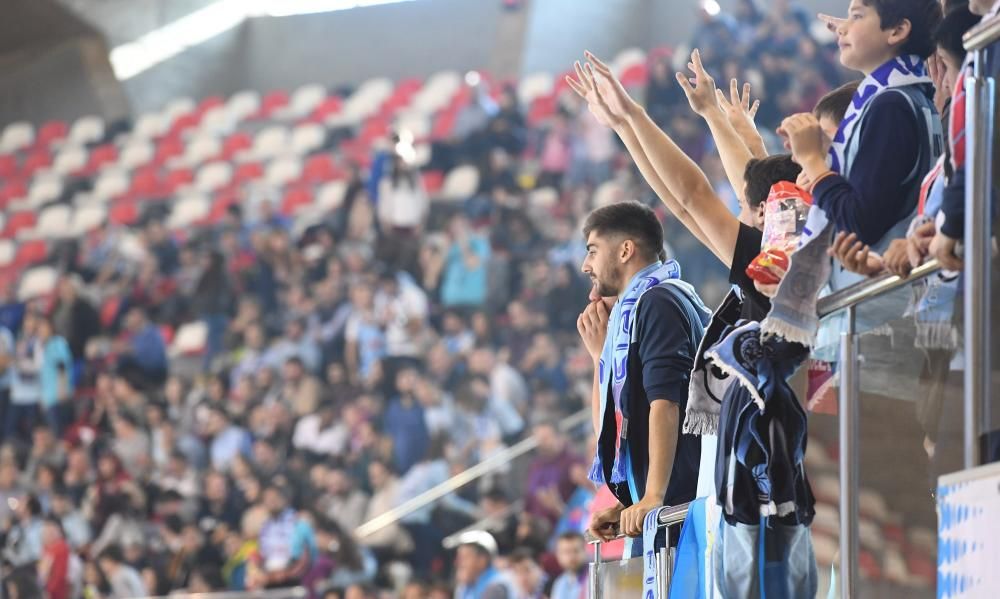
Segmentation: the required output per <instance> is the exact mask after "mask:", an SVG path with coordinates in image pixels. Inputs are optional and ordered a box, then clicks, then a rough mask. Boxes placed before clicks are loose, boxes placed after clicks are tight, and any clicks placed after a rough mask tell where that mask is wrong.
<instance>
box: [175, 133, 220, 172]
mask: <svg viewBox="0 0 1000 599" xmlns="http://www.w3.org/2000/svg"><path fill="white" fill-rule="evenodd" d="M221 152H222V142H221V141H219V138H218V137H215V136H214V135H207V134H202V135H199V136H198V137H196V138H194V139H192V140H191V141H190V142H188V145H187V147H186V148H184V163H185V164H187V165H188V166H198V165H199V164H201V163H203V162H205V161H206V160H210V159H212V158H215V157H216V156H218V155H219V153H221Z"/></svg>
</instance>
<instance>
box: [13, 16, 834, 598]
mask: <svg viewBox="0 0 1000 599" xmlns="http://www.w3.org/2000/svg"><path fill="white" fill-rule="evenodd" d="M810 22H811V19H806V18H804V17H803V16H802V15H801V13H800V11H798V10H796V9H795V8H794V7H789V6H788V3H787V2H773V3H769V7H768V10H767V11H764V10H763V8H762V4H758V3H756V2H753V1H751V0H743V1H741V2H739V3H738V9H737V12H736V13H735V14H734V15H725V14H724V15H719V16H715V17H709V16H707V15H706V19H705V21H704V23H702V25H701V26H700V27H699V29H698V31H697V32H696V34H695V38H694V39H693V40H692V42H693V43H694V44H695V45H697V46H699V47H701V48H703V49H704V50H703V57H704V60H705V63H706V65H707V66H708V68H709V69H710V70H714V71H716V72H717V73H718V75H719V76H720V79H722V78H728V77H739V78H741V79H746V78H750V79H751V80H754V79H757V80H758V81H759V84H758V85H756V86H755V92H756V93H757V94H759V95H760V96H761V98H762V99H763V104H762V109H761V112H760V115H759V118H760V121H761V123H762V124H763V125H764V127H762V128H769V127H768V126H769V125H774V124H776V123H777V121H778V120H780V116H781V115H785V114H790V113H794V112H799V111H800V110H801V109H802V108H803V107H808V108H810V109H811V107H812V105H813V103H814V102H815V100H816V99H817V98H818V97H819V96H820V95H822V94H823V93H824V92H825V91H827V90H828V89H829V88H830V87H831V86H833V85H834V84H836V83H837V82H838V81H839V79H840V77H839V73H838V71H837V69H836V68H835V67H834V66H833V65H834V64H835V63H834V61H833V60H832V58H831V56H832V54H831V52H832V50H831V48H830V47H829V46H824V45H822V44H821V43H820V42H818V41H817V40H816V39H814V38H812V37H811V36H810V35H809V34H808V29H809V27H808V26H809V24H810ZM724 39H725V40H730V41H728V42H724V41H722V40H724ZM703 42H704V43H703ZM708 42H710V43H708ZM710 50H711V51H710ZM670 60H671V58H670V56H669V54H663V55H660V56H658V57H653V58H652V59H651V68H650V82H649V86H648V89H647V105H648V108H649V111H650V113H651V114H653V115H654V116H655V118H656V119H657V121H658V122H659V123H661V125H662V126H664V127H665V128H666V129H668V130H669V131H670V132H671V134H672V135H673V136H675V139H677V140H678V143H679V144H680V145H682V146H683V147H684V149H685V151H686V152H688V154H689V155H690V156H692V157H693V158H694V159H695V160H696V161H700V162H701V163H702V164H704V166H705V169H706V172H707V173H709V174H710V176H712V177H713V184H717V185H716V186H717V187H718V188H719V189H720V190H721V189H722V187H723V186H724V185H725V176H724V173H723V172H722V168H721V164H720V163H719V161H718V159H717V158H716V157H713V156H711V154H710V153H709V152H707V150H708V149H709V148H710V144H711V137H710V136H708V134H707V131H706V130H705V129H704V128H703V127H702V125H701V124H700V122H699V121H698V120H697V119H696V118H695V117H694V116H693V115H691V113H690V111H689V110H687V109H686V99H685V97H684V94H683V92H682V91H681V90H680V89H679V88H678V87H677V84H676V82H675V81H673V72H674V68H673V67H672V66H670V62H669V61H670ZM523 112H524V107H520V106H518V102H517V99H516V95H515V94H514V93H513V91H511V90H508V91H506V92H504V93H502V94H500V96H499V101H497V102H495V103H494V102H493V101H492V100H491V99H490V98H488V97H487V95H486V94H482V97H481V98H479V99H478V100H477V101H476V102H473V103H472V104H471V105H470V107H469V108H467V109H466V110H465V111H463V113H462V114H461V115H460V117H459V120H458V123H457V125H456V128H457V130H458V132H457V134H456V136H455V137H454V138H453V139H451V140H447V141H443V142H440V143H438V144H436V145H435V147H434V156H433V158H432V162H431V167H433V168H448V167H450V166H454V165H456V164H462V163H469V162H471V163H473V164H475V165H476V166H477V167H478V168H479V170H480V173H481V176H480V185H479V190H478V192H477V193H476V194H475V195H474V196H473V197H470V198H468V199H467V201H466V202H464V203H463V204H459V205H448V206H444V205H442V204H440V203H437V202H435V201H433V199H432V198H429V197H428V195H427V193H425V191H424V189H423V186H422V183H421V177H420V173H419V172H417V171H415V170H414V169H413V168H411V167H410V166H409V165H408V163H407V161H406V160H405V159H404V157H403V156H405V154H406V152H405V151H401V150H400V148H399V146H393V144H392V142H387V143H386V144H385V145H384V148H383V150H382V151H381V152H380V153H379V155H378V156H376V157H375V159H374V161H373V164H372V166H371V169H370V170H369V171H362V170H361V169H357V170H356V171H355V172H354V174H353V178H352V180H351V183H350V186H349V188H348V190H347V192H346V197H345V201H344V202H343V203H342V205H341V206H340V207H339V208H338V209H336V210H335V211H334V212H332V213H330V214H328V215H327V218H326V220H325V221H324V222H323V223H321V224H319V225H314V226H311V227H309V228H308V229H306V230H304V231H302V230H299V229H298V228H297V227H295V226H294V224H295V223H294V221H293V220H292V219H291V218H290V217H289V215H286V214H282V213H280V212H279V211H278V209H277V208H276V207H275V206H273V205H272V204H271V203H270V202H268V201H263V202H257V203H256V205H255V206H254V209H253V210H249V209H243V208H241V207H240V206H234V207H232V208H231V209H230V210H229V212H228V213H227V214H226V217H225V219H224V221H223V223H222V224H221V226H218V227H215V228H211V229H209V228H204V229H198V230H190V231H171V230H169V229H168V228H167V227H166V225H165V222H164V219H163V218H161V217H160V216H159V215H157V214H156V213H155V212H150V213H148V214H146V215H145V218H144V219H143V221H142V223H141V224H140V225H139V226H138V227H136V228H135V230H133V231H124V230H121V229H117V228H115V227H114V226H111V225H105V226H102V227H101V228H99V229H98V230H97V231H96V232H95V233H94V234H92V235H91V236H89V237H87V238H85V239H80V240H77V241H75V242H72V243H70V244H68V247H67V248H66V251H64V252H61V253H60V254H59V257H58V260H59V265H60V266H61V268H62V271H63V274H62V277H61V280H60V282H59V285H58V292H57V294H56V296H55V297H52V298H47V299H46V300H45V301H39V302H33V303H31V304H29V305H24V304H20V303H18V302H17V301H16V300H15V298H14V297H13V296H12V294H11V291H10V290H7V289H3V290H0V293H3V294H5V295H4V297H2V298H0V300H2V301H0V304H2V306H0V372H2V373H3V374H2V375H0V401H2V403H0V410H2V414H0V421H2V429H0V432H2V437H0V441H2V445H0V541H2V542H0V547H2V560H3V564H4V565H3V572H2V574H0V578H2V579H3V580H4V582H5V583H7V584H6V586H5V588H4V589H0V594H2V593H3V592H4V591H6V592H7V593H9V595H7V596H9V597H34V596H41V594H42V589H44V593H45V595H44V596H47V597H51V598H53V599H68V598H71V597H80V596H84V597H87V598H88V599H96V598H99V597H107V598H124V597H138V596H144V595H155V594H165V593H167V592H169V591H173V590H177V589H187V590H189V591H211V590H222V589H256V588H266V587H274V588H278V587H289V586H295V585H299V584H303V585H306V586H307V587H308V588H310V589H311V591H312V592H313V593H314V595H313V596H315V597H340V596H341V594H340V593H342V592H344V591H346V595H343V596H346V597H374V596H378V595H377V593H378V592H379V591H377V590H376V589H389V588H397V589H402V595H401V596H403V597H426V596H432V597H433V596H437V597H448V596H451V592H452V591H451V587H450V583H451V582H452V580H453V579H452V575H451V571H452V563H451V557H450V555H449V553H447V552H446V551H445V549H443V547H442V540H443V539H444V537H445V536H447V535H449V534H451V533H454V532H456V531H458V530H460V529H461V528H462V527H463V526H465V525H467V524H469V523H472V522H474V521H476V520H478V519H480V518H483V517H488V518H490V520H491V521H492V525H491V528H490V530H491V531H492V532H493V533H494V538H495V541H496V546H497V547H496V552H495V554H494V553H493V552H491V551H488V550H479V549H477V555H478V557H480V558H485V559H487V560H488V561H490V562H491V563H494V564H495V565H497V567H502V568H504V569H505V570H506V571H507V572H508V573H509V577H510V580H511V584H512V585H513V587H514V588H516V593H517V596H519V597H541V596H544V595H546V594H547V593H548V592H549V589H555V590H552V596H553V597H556V598H558V599H564V598H568V597H573V596H575V595H574V593H579V590H578V589H579V586H578V584H579V574H580V572H581V568H582V565H583V562H584V557H583V556H584V553H583V544H582V537H579V536H578V535H574V534H573V532H574V530H575V532H579V531H580V530H582V529H583V528H584V527H585V524H586V519H585V518H584V519H583V522H576V523H573V522H570V521H568V520H572V518H570V517H569V516H571V514H572V512H573V510H571V509H568V508H567V506H568V505H576V506H579V505H581V504H582V505H585V504H586V502H587V501H588V500H589V498H590V497H591V496H592V495H593V486H592V485H590V483H588V482H587V480H586V466H588V465H589V463H587V464H585V460H584V457H585V456H589V455H592V452H587V451H586V447H584V446H582V445H581V444H579V443H571V442H569V441H568V439H567V437H566V436H565V435H564V434H563V433H562V432H560V431H559V429H558V427H557V426H556V423H557V422H559V421H560V420H562V419H564V418H565V417H567V416H568V415H570V414H573V413H575V412H577V411H579V410H581V409H583V408H584V407H586V405H588V404H587V403H586V402H587V401H588V398H589V394H590V383H591V377H592V373H591V362H590V359H589V357H588V356H587V355H586V353H585V352H584V351H583V349H582V348H581V347H580V345H579V342H578V337H577V332H576V317H577V315H578V314H579V313H580V312H581V311H582V309H583V308H584V307H585V306H586V304H587V298H588V293H589V291H590V288H589V285H588V283H587V282H586V281H585V279H584V278H583V277H582V276H581V275H580V272H579V268H580V264H581V262H582V260H583V257H584V254H585V251H586V250H585V248H584V246H583V240H582V238H581V235H580V231H579V226H578V225H579V222H580V220H581V218H582V217H583V216H585V215H586V214H587V213H588V212H589V211H590V210H591V209H592V208H593V207H594V202H595V198H594V195H595V194H594V191H595V189H596V188H597V187H598V186H600V185H601V184H603V183H606V182H608V181H614V182H616V184H617V187H618V189H619V197H641V198H645V199H646V200H648V201H649V202H650V203H651V204H652V203H654V202H655V198H653V196H652V195H651V193H650V192H649V191H648V190H647V189H645V188H644V187H641V186H640V184H639V183H638V180H639V179H638V177H637V176H636V175H635V174H634V172H633V166H632V165H631V163H630V162H629V161H628V160H627V159H626V157H625V154H624V153H623V150H622V148H620V146H619V145H618V144H617V141H616V139H615V138H614V136H613V134H612V132H611V131H609V130H608V129H606V128H605V127H603V126H602V125H600V124H599V123H597V122H596V121H595V120H594V119H593V117H592V116H591V115H590V114H589V112H588V111H587V109H586V106H585V105H583V104H581V103H580V102H578V101H577V99H576V98H575V97H574V96H573V94H572V93H568V94H566V95H565V96H564V97H563V98H561V100H560V108H559V111H558V112H557V114H556V115H555V116H553V118H551V119H549V120H548V121H547V122H545V123H542V124H541V125H540V126H536V127H529V126H527V124H526V120H525V117H524V116H523ZM536 187H551V188H554V189H555V190H556V191H557V192H558V199H557V201H556V202H555V203H553V204H552V205H546V206H544V207H539V206H537V205H534V204H532V203H531V202H530V200H529V198H531V195H530V190H531V189H533V188H536ZM730 196H731V194H730ZM732 204H733V208H734V209H736V207H737V206H736V200H735V197H732ZM661 214H664V219H665V220H666V227H667V231H668V233H667V240H668V244H670V246H671V247H670V248H669V249H670V250H672V252H673V253H674V254H675V255H677V256H678V257H679V258H680V260H681V263H682V265H683V266H685V267H687V268H688V269H689V270H688V276H687V278H688V279H689V280H691V281H692V282H693V283H695V284H697V285H698V286H699V287H700V288H701V289H702V291H703V295H704V296H706V298H709V299H710V298H712V297H719V296H721V294H722V293H723V292H724V291H725V288H726V283H725V273H724V272H723V271H722V270H721V269H718V270H713V268H712V267H711V266H709V265H711V260H712V258H711V256H710V254H708V253H707V252H706V251H705V250H703V249H702V248H700V247H699V246H698V244H697V243H696V242H695V241H694V240H693V238H691V237H690V235H689V234H687V233H686V232H685V231H684V230H683V228H682V227H679V226H677V225H676V223H674V222H672V221H670V220H667V217H666V215H665V213H664V212H662V209H661ZM132 233H134V234H136V236H135V237H133V236H132V235H131V234H132ZM126 237H127V238H128V240H127V241H128V242H126ZM134 240H138V243H135V242H134ZM190 322H196V323H201V324H202V325H203V327H204V330H205V331H206V335H205V343H204V345H203V347H202V348H201V351H200V352H199V353H197V354H196V355H188V354H173V353H171V352H170V350H169V347H170V343H169V341H170V337H171V336H172V335H174V334H175V333H177V332H178V331H179V329H180V328H181V325H182V324H184V323H190ZM529 434H533V435H534V436H535V438H536V440H537V441H538V444H539V449H538V451H537V453H536V454H534V456H533V457H532V458H531V463H530V464H529V465H528V466H527V467H526V469H525V468H522V469H521V470H518V469H511V470H509V471H501V472H499V473H494V474H493V475H491V476H489V477H486V478H485V479H482V480H479V481H477V482H476V484H472V485H468V486H467V487H465V488H463V489H462V490H461V491H460V492H459V493H457V494H453V495H450V496H448V497H447V498H446V499H445V500H444V501H442V502H440V503H439V504H437V505H436V506H434V507H433V508H424V509H421V510H418V511H416V512H413V513H411V514H409V515H407V516H406V517H404V518H402V519H401V520H400V521H399V522H398V523H394V524H391V525H390V526H388V527H385V528H382V529H379V530H377V531H375V532H373V533H371V534H368V535H365V536H359V535H357V534H356V532H355V531H356V530H357V528H358V527H359V525H361V524H362V523H364V522H366V521H369V520H371V519H372V518H373V517H375V516H378V515H380V514H382V513H384V512H386V511H388V510H390V509H392V508H394V507H397V506H399V505H400V504H402V503H403V502H404V501H406V500H407V499H411V498H413V497H415V496H417V495H419V494H420V493H422V492H423V491H426V490H428V489H430V488H431V487H433V486H434V485H436V484H438V483H441V482H443V481H445V480H446V479H448V478H449V477H450V476H452V475H454V474H456V473H458V472H460V471H462V470H464V469H466V468H468V467H469V466H471V465H473V464H475V463H477V462H479V461H481V460H483V459H485V458H487V457H489V456H491V455H495V454H496V453H497V452H500V451H502V450H503V449H504V448H505V447H509V446H510V445H511V444H513V443H516V442H518V441H520V440H521V439H523V438H525V436H526V435H529ZM518 507H521V509H517V508H518ZM477 547H480V549H481V546H478V545H477ZM487 549H489V548H487ZM483 551H485V553H483ZM479 554H481V555H479ZM469 559H470V560H472V561H476V560H477V559H478V558H477V556H476V555H471V556H470V557H469ZM459 561H460V562H461V561H462V559H461V556H460V559H459ZM463 563H464V562H463ZM477 563H478V562H477ZM400 564H402V565H403V566H402V567H399V565H400ZM462 571H464V569H463V567H458V568H456V575H457V576H458V578H457V579H456V581H457V582H458V584H459V585H461V584H463V581H462V580H461V572H462ZM564 571H565V572H566V573H564ZM400 572H402V574H401V573H400ZM407 572H409V574H407ZM408 579H412V580H410V582H409V584H407V581H408ZM33 585H38V586H33ZM559 589H563V590H559ZM32 593H34V594H32Z"/></svg>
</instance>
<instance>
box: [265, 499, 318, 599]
mask: <svg viewBox="0 0 1000 599" xmlns="http://www.w3.org/2000/svg"><path fill="white" fill-rule="evenodd" d="M262 502H263V505H264V507H265V508H266V509H267V511H268V514H269V516H270V518H269V519H268V520H267V522H265V523H264V527H263V528H262V529H261V531H260V561H261V570H262V572H261V574H260V575H259V576H260V579H259V581H258V582H259V586H263V587H283V586H289V585H292V584H295V582H296V581H298V580H300V579H301V577H302V576H303V575H305V573H306V572H307V571H308V570H309V568H310V567H311V566H312V563H313V561H314V560H315V559H316V551H317V549H316V535H315V532H314V530H313V528H312V526H311V525H310V524H309V523H308V522H307V521H305V520H303V519H302V518H300V517H299V516H298V515H296V513H295V511H294V510H293V509H292V508H291V507H290V506H289V504H288V499H287V498H286V496H285V491H284V490H283V489H281V488H280V487H278V486H276V485H270V486H268V487H267V488H266V489H264V494H263V500H262ZM253 586H258V585H253Z"/></svg>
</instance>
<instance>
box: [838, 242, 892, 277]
mask: <svg viewBox="0 0 1000 599" xmlns="http://www.w3.org/2000/svg"><path fill="white" fill-rule="evenodd" d="M828 253H829V254H830V255H831V256H833V257H834V258H836V259H837V260H839V261H840V263H841V264H843V265H844V268H846V269H847V270H848V271H850V272H853V273H857V274H859V275H864V276H866V277H870V276H873V275H877V274H878V273H880V272H882V270H883V268H884V264H883V262H882V257H881V256H879V255H878V254H876V253H873V252H872V251H871V248H869V247H868V246H867V245H865V244H864V243H861V242H860V241H858V236H857V235H855V234H854V233H850V234H845V233H844V232H843V231H841V232H840V233H837V238H836V239H835V240H834V241H833V245H832V246H831V247H830V249H829V250H828Z"/></svg>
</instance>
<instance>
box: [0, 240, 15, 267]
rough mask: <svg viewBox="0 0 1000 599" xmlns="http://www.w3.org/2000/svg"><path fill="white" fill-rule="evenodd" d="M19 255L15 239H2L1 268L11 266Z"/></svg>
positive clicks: (0, 242)
mask: <svg viewBox="0 0 1000 599" xmlns="http://www.w3.org/2000/svg"><path fill="white" fill-rule="evenodd" d="M16 255H17V244H16V243H14V240H13V239H0V268H4V267H7V266H10V265H11V264H13V263H14V257H15V256H16Z"/></svg>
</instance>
